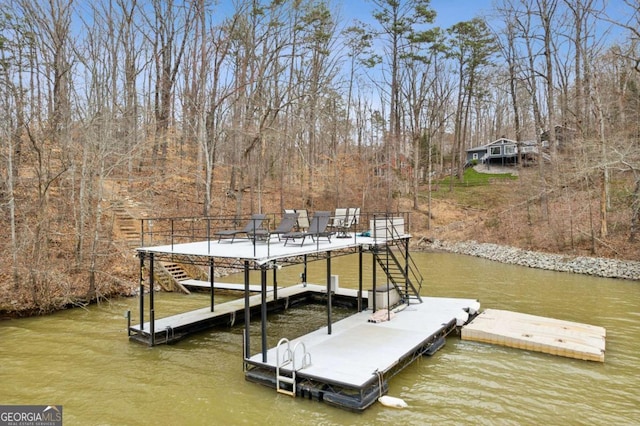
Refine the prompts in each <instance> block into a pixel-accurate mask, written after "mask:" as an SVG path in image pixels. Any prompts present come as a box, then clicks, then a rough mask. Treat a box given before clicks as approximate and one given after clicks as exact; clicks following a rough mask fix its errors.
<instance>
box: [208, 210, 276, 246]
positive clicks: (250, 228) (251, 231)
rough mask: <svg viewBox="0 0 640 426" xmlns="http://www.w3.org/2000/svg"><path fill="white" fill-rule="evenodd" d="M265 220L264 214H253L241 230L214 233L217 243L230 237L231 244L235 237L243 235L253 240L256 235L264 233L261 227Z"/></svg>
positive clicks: (225, 230)
mask: <svg viewBox="0 0 640 426" xmlns="http://www.w3.org/2000/svg"><path fill="white" fill-rule="evenodd" d="M266 218H267V215H265V214H253V215H251V218H250V219H249V221H248V222H247V224H246V225H245V227H244V228H243V229H224V230H221V231H216V232H214V235H217V236H218V242H220V241H221V240H222V239H223V238H226V239H228V238H229V237H231V243H233V241H234V240H235V239H236V236H237V235H241V234H245V235H246V236H247V237H248V238H251V239H254V240H255V238H256V235H258V234H259V233H261V232H262V231H266V230H265V229H264V228H263V227H262V223H263V222H264V221H265V219H266Z"/></svg>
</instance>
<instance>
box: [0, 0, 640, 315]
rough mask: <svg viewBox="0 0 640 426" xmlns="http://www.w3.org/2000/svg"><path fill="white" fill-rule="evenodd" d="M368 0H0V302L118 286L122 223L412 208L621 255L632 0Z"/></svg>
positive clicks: (630, 213) (631, 109)
mask: <svg viewBox="0 0 640 426" xmlns="http://www.w3.org/2000/svg"><path fill="white" fill-rule="evenodd" d="M368 4H370V5H372V6H373V8H372V14H371V17H370V19H368V20H367V21H366V22H359V21H358V22H356V21H351V20H349V19H348V18H347V19H345V18H344V17H343V14H342V13H341V10H340V9H339V7H338V5H337V2H332V1H323V0H317V1H311V2H301V1H297V0H272V1H266V0H245V1H235V2H224V4H223V5H216V4H215V3H214V2H210V1H206V0H190V1H175V0H114V1H106V0H92V1H86V0H51V1H47V2H34V1H31V0H2V5H3V9H4V13H3V14H2V16H1V17H0V52H1V54H2V57H1V62H0V65H1V66H2V74H1V75H0V78H1V82H0V90H1V91H2V92H1V96H0V103H1V104H2V107H1V108H0V175H1V180H0V205H1V206H2V216H1V217H0V221H1V223H2V226H3V228H4V229H5V232H4V233H3V234H2V236H1V237H0V244H1V245H2V248H3V250H2V255H1V257H2V261H3V263H2V264H3V265H4V268H2V269H1V270H0V290H1V296H0V311H2V312H29V313H39V312H48V311H51V310H53V309H58V308H60V307H62V306H65V305H69V304H80V303H86V302H89V301H93V300H96V299H97V298H100V297H106V296H109V295H113V294H118V293H128V292H130V289H131V287H132V285H136V284H137V275H136V274H137V272H136V270H137V263H136V261H135V259H134V258H133V253H132V251H131V245H132V244H133V245H135V242H132V241H131V234H135V225H130V224H129V222H131V223H133V224H135V223H136V221H135V219H136V218H137V217H139V215H151V216H172V215H182V216H184V215H188V216H194V215H219V214H236V215H240V214H247V213H252V212H269V213H273V212H275V213H277V212H281V211H282V209H283V208H285V207H286V208H302V207H304V208H308V209H310V210H317V209H327V210H332V209H334V208H336V207H341V206H342V207H345V206H359V207H361V208H362V210H363V211H392V210H413V211H414V212H415V213H414V215H413V217H414V218H415V220H414V221H413V224H412V226H413V229H412V232H415V233H416V234H417V235H418V236H420V235H422V236H426V237H438V238H473V239H478V240H481V241H495V242H500V243H506V244H514V245H519V246H526V247H527V248H531V249H545V250H552V251H561V252H567V253H575V252H588V253H591V254H598V255H606V256H612V257H621V258H632V259H633V258H635V259H637V258H638V256H639V255H640V253H639V250H638V243H637V239H638V230H639V226H640V45H639V43H640V31H639V30H638V28H640V6H639V5H638V2H637V0H621V1H618V2H606V1H604V0H497V1H496V2H495V4H494V9H493V10H492V11H491V13H490V14H488V15H487V16H484V17H477V18H475V19H473V20H471V21H467V22H460V23H457V24H455V25H453V26H451V27H450V28H438V27H435V26H434V25H433V21H434V16H435V14H436V13H437V10H433V9H432V7H431V5H430V3H429V1H428V0H400V1H397V0H372V1H371V2H370V3H368ZM341 16H342V17H341ZM503 136H505V137H507V138H510V139H513V140H515V141H517V142H518V144H521V143H522V142H524V141H531V142H533V143H534V144H535V146H537V147H538V153H539V154H538V155H537V156H536V157H535V158H533V159H532V161H530V162H529V163H527V164H528V166H527V167H524V163H525V162H524V161H522V160H523V158H520V160H521V161H519V162H518V165H517V166H513V167H514V170H515V171H517V172H518V179H517V180H504V179H499V178H495V179H492V180H491V181H486V182H483V183H482V184H478V185H474V184H473V179H472V180H471V181H469V179H470V177H469V174H468V173H469V172H467V174H466V178H465V163H466V161H465V160H466V156H465V150H466V149H469V148H471V147H475V146H479V145H483V144H486V143H488V142H491V141H493V140H496V139H497V138H500V137H503ZM466 170H470V169H466ZM130 226H134V229H133V230H132V229H130Z"/></svg>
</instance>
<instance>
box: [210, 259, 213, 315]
mask: <svg viewBox="0 0 640 426" xmlns="http://www.w3.org/2000/svg"><path fill="white" fill-rule="evenodd" d="M209 282H210V283H211V312H213V300H214V299H213V257H210V258H209Z"/></svg>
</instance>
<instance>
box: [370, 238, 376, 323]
mask: <svg viewBox="0 0 640 426" xmlns="http://www.w3.org/2000/svg"><path fill="white" fill-rule="evenodd" d="M376 250H377V248H376ZM371 259H372V260H373V265H371V273H372V279H371V280H372V281H373V303H372V304H371V306H372V309H373V312H375V311H376V309H377V306H376V276H377V273H376V272H377V271H376V266H377V265H376V254H375V253H372V256H371Z"/></svg>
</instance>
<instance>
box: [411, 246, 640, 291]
mask: <svg viewBox="0 0 640 426" xmlns="http://www.w3.org/2000/svg"><path fill="white" fill-rule="evenodd" d="M416 248H417V249H419V250H423V251H435V252H438V251H439V252H447V253H455V254H466V255H469V256H475V257H480V258H483V259H488V260H493V261H495V262H500V263H507V264H512V265H520V266H527V267H529V268H537V269H545V270H548V271H556V272H572V273H575V274H584V275H591V276H596V277H601V278H617V279H624V280H632V281H640V262H636V261H632V260H617V259H609V258H604V257H588V256H569V255H562V254H552V253H543V252H537V251H531V250H524V249H520V248H517V247H511V246H502V245H498V244H493V243H478V242H476V241H458V242H456V241H442V240H437V239H436V240H428V239H426V238H423V239H420V241H418V243H417V244H416Z"/></svg>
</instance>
